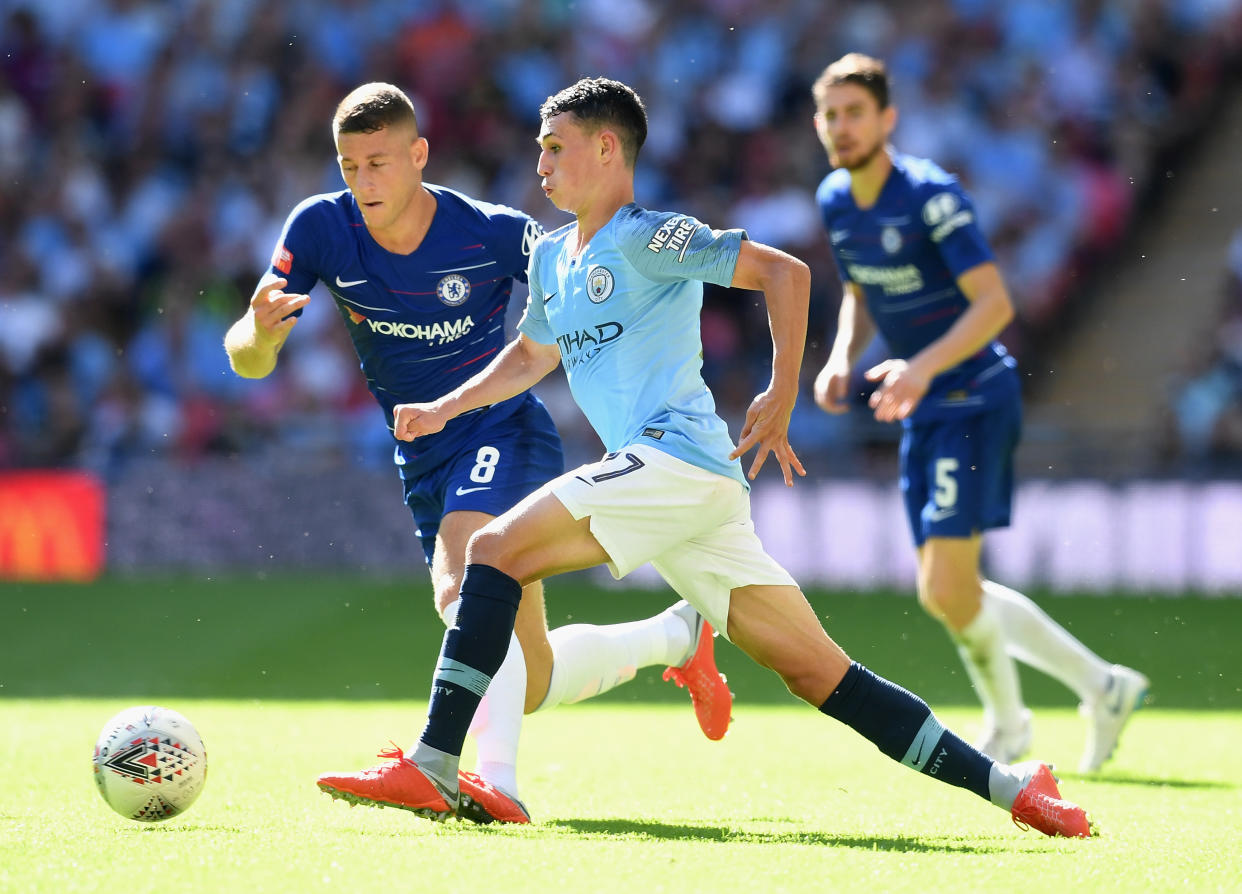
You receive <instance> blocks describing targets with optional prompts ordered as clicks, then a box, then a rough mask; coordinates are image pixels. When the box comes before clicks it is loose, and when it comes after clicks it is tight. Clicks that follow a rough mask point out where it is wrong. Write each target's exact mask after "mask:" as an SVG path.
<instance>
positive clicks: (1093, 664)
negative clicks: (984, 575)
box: [983, 580, 1112, 702]
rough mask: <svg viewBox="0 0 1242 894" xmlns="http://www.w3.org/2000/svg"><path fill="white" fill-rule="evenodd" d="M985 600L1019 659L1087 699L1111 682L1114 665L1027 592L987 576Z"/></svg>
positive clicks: (1089, 699)
mask: <svg viewBox="0 0 1242 894" xmlns="http://www.w3.org/2000/svg"><path fill="white" fill-rule="evenodd" d="M983 603H984V605H990V606H991V607H992V612H993V614H995V616H996V620H997V622H998V623H999V624H1000V627H1001V630H1002V632H1003V633H1004V636H1005V648H1006V649H1007V650H1008V651H1009V654H1010V655H1012V656H1014V657H1015V658H1017V659H1018V660H1019V661H1022V662H1024V663H1026V664H1029V665H1030V666H1031V667H1034V668H1036V669H1038V670H1041V671H1043V672H1044V673H1046V674H1048V675H1049V676H1050V677H1055V678H1056V679H1058V680H1060V681H1061V682H1062V683H1064V684H1065V685H1066V686H1068V687H1069V688H1070V689H1072V690H1073V691H1074V692H1075V693H1077V694H1078V697H1079V698H1080V699H1081V700H1082V701H1084V702H1093V701H1095V700H1096V699H1097V698H1099V696H1100V694H1101V693H1102V692H1103V691H1104V689H1105V688H1106V687H1107V686H1108V679H1109V671H1110V670H1111V668H1112V665H1111V664H1109V663H1108V662H1107V661H1105V660H1104V659H1103V658H1101V657H1100V656H1099V655H1096V654H1095V653H1094V652H1092V651H1091V650H1090V649H1088V648H1087V647H1086V646H1084V645H1083V644H1082V643H1081V642H1079V641H1078V640H1077V639H1076V638H1075V637H1074V636H1073V635H1072V634H1071V633H1070V632H1069V631H1068V630H1066V629H1065V628H1064V627H1062V626H1061V625H1060V624H1058V623H1057V622H1056V621H1054V620H1052V618H1050V617H1049V616H1048V615H1047V613H1046V612H1044V610H1043V609H1041V608H1040V607H1039V606H1038V605H1036V604H1035V603H1034V602H1032V601H1031V600H1030V599H1028V598H1027V597H1026V596H1023V595H1022V594H1021V593H1019V592H1017V591H1016V590H1011V589H1009V588H1008V587H1005V586H1002V585H1001V584H998V583H996V582H995V581H990V580H985V581H984V582H983Z"/></svg>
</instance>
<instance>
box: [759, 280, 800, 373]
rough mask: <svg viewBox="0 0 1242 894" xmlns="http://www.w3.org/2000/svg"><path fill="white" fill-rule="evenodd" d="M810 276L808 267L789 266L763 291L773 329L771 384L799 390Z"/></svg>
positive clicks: (770, 324)
mask: <svg viewBox="0 0 1242 894" xmlns="http://www.w3.org/2000/svg"><path fill="white" fill-rule="evenodd" d="M810 291H811V273H810V270H809V269H808V268H807V267H806V265H805V264H802V263H801V262H798V264H797V265H789V266H787V267H785V268H783V269H782V270H781V271H780V273H778V274H777V275H776V276H775V277H773V281H772V282H771V283H770V284H769V285H768V287H767V288H766V289H765V290H764V296H765V298H766V299H767V306H768V325H769V326H770V327H771V329H772V384H773V385H774V386H776V387H778V388H791V389H793V391H795V392H796V391H797V390H798V380H799V376H800V373H801V370H802V355H803V352H804V351H805V349H806V325H807V322H806V321H807V310H808V307H809V305H810Z"/></svg>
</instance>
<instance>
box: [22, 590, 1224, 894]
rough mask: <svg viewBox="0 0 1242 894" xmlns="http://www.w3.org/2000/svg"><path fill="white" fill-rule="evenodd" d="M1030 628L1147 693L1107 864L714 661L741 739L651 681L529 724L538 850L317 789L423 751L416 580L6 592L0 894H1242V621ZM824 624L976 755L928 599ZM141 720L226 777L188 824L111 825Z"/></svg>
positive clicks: (817, 600)
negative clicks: (1126, 675) (417, 741)
mask: <svg viewBox="0 0 1242 894" xmlns="http://www.w3.org/2000/svg"><path fill="white" fill-rule="evenodd" d="M667 601H668V597H667V595H665V594H660V593H645V592H630V591H624V590H613V589H599V588H597V587H595V586H592V585H591V584H589V583H588V582H587V581H586V580H585V579H582V578H565V579H562V580H560V581H556V582H554V583H553V584H552V585H551V587H550V593H549V614H550V616H551V619H552V623H553V625H557V624H561V623H566V622H567V621H570V620H573V621H594V622H608V621H616V620H625V619H632V618H635V617H639V616H644V615H646V614H649V613H651V612H654V611H658V610H659V609H660V608H661V607H662V606H663V605H664V604H666V603H667ZM1039 601H1040V602H1041V604H1043V605H1044V607H1045V608H1047V609H1049V610H1050V611H1051V612H1052V613H1053V614H1054V616H1056V617H1057V618H1058V619H1060V620H1062V621H1063V622H1064V623H1066V624H1067V625H1068V626H1070V628H1071V629H1072V630H1073V631H1074V632H1075V633H1077V634H1078V635H1080V636H1081V637H1082V638H1083V639H1084V640H1085V641H1086V642H1088V643H1089V644H1090V645H1092V646H1093V647H1094V648H1096V649H1097V650H1098V651H1100V652H1101V653H1102V654H1104V655H1105V656H1107V657H1108V658H1110V659H1112V660H1116V661H1122V662H1125V663H1127V664H1132V665H1134V666H1137V667H1140V668H1142V669H1143V670H1144V671H1145V672H1146V673H1147V674H1148V675H1149V676H1150V677H1151V678H1152V681H1153V701H1152V704H1151V705H1150V706H1149V707H1148V708H1146V709H1145V710H1143V711H1141V712H1140V713H1139V714H1138V715H1136V717H1135V719H1134V721H1133V722H1132V724H1131V725H1130V727H1129V729H1128V730H1127V734H1126V737H1125V740H1124V743H1123V748H1122V749H1121V751H1120V752H1119V754H1118V755H1117V757H1116V758H1115V759H1114V760H1113V761H1112V762H1110V763H1109V764H1108V765H1106V767H1105V769H1104V770H1103V771H1102V772H1101V773H1099V774H1096V775H1095V776H1092V777H1081V776H1078V775H1077V774H1075V773H1073V772H1060V775H1061V776H1062V788H1063V790H1064V791H1065V793H1066V794H1067V796H1069V797H1072V798H1074V799H1076V800H1079V801H1080V802H1081V803H1083V804H1084V805H1085V806H1087V808H1088V810H1089V811H1090V812H1091V813H1092V816H1093V819H1094V820H1095V821H1096V822H1097V823H1098V824H1099V826H1100V828H1101V832H1102V834H1101V835H1100V837H1098V838H1096V839H1094V840H1091V841H1065V840H1052V839H1047V838H1044V837H1043V836H1041V835H1038V834H1036V833H1033V832H1028V833H1023V832H1021V831H1020V830H1018V829H1016V828H1015V827H1014V826H1013V825H1012V824H1011V823H1010V822H1009V819H1008V817H1007V816H1006V815H1005V814H1003V813H1002V812H1001V811H999V810H997V809H996V808H994V807H991V806H990V805H988V804H986V803H984V802H983V801H981V800H980V799H978V798H975V797H973V796H972V795H969V794H967V793H965V792H962V791H960V790H958V789H954V788H951V787H949V786H944V785H941V784H938V783H936V782H934V781H932V780H930V779H927V778H925V777H921V776H919V775H917V774H915V773H912V772H911V771H909V770H907V769H905V768H902V767H899V766H897V765H895V764H893V763H892V762H891V761H889V760H887V759H886V758H884V757H883V756H882V755H880V754H879V753H878V752H877V751H876V750H875V749H874V748H873V747H872V746H871V745H869V744H868V743H866V742H864V741H863V740H861V739H859V738H858V737H857V736H856V735H855V734H853V733H852V732H851V731H849V730H848V729H845V728H844V727H841V726H840V725H838V724H835V723H833V722H832V721H829V720H828V719H826V718H824V717H823V716H821V715H819V714H818V713H816V712H815V711H814V710H812V709H810V708H808V707H806V706H804V705H801V704H800V703H798V702H796V701H795V700H794V699H793V698H792V697H791V696H789V694H788V693H787V692H785V691H784V689H783V687H782V686H781V684H780V682H779V680H777V679H776V678H775V677H774V676H772V675H771V674H769V673H768V672H765V671H761V670H759V669H758V668H755V667H754V666H753V665H751V664H750V662H749V661H748V659H746V658H745V656H743V655H741V653H740V652H738V651H737V650H736V649H734V648H733V647H732V646H730V645H728V644H726V643H723V642H722V641H718V646H717V651H718V655H719V661H720V665H721V668H722V670H724V671H725V672H726V673H727V674H728V676H729V679H730V684H731V686H732V688H733V689H734V691H735V693H736V694H737V703H736V705H735V708H734V718H735V719H734V723H733V727H732V729H731V730H730V733H729V735H728V736H727V737H726V738H725V740H724V741H723V742H708V741H707V740H706V739H704V738H702V736H701V735H700V734H699V732H698V729H697V726H696V725H695V723H694V719H693V715H692V713H691V711H690V709H689V706H688V699H687V698H686V696H685V693H684V692H682V691H679V690H677V689H676V688H675V687H673V686H671V685H670V684H667V683H663V682H661V681H660V679H659V673H658V670H655V669H652V670H648V671H644V672H641V673H640V675H639V677H638V679H637V680H635V681H634V682H632V683H630V684H628V685H627V686H624V687H622V688H620V689H618V690H616V691H615V692H613V693H610V694H608V695H606V696H604V697H601V698H600V699H597V700H595V701H594V702H590V703H586V704H583V705H577V706H571V707H566V708H561V709H558V710H555V711H550V712H548V713H546V714H536V715H534V716H532V717H530V718H528V719H527V723H526V728H525V732H524V738H523V752H522V769H521V774H522V776H521V778H522V785H523V796H524V797H525V799H526V800H527V802H528V804H529V806H530V808H531V810H532V812H533V813H534V815H535V820H536V823H535V824H534V825H532V826H528V827H521V828H517V827H506V828H498V827H479V826H472V825H469V824H466V823H455V822H450V823H446V824H443V825H436V824H431V823H427V822H426V821H423V820H420V819H417V818H415V817H413V816H412V815H409V814H407V813H405V812H403V811H398V810H375V809H366V808H352V809H351V808H348V807H346V806H345V805H344V804H343V803H340V802H333V801H331V800H330V799H329V798H328V797H327V796H326V795H323V794H321V793H319V792H318V791H317V790H316V788H315V786H314V778H315V776H316V775H317V774H318V773H320V772H323V771H325V770H339V769H356V768H360V767H362V766H365V765H367V764H369V763H371V762H373V760H374V753H375V752H376V751H377V750H378V749H379V748H381V747H383V746H384V745H386V744H387V742H388V741H389V739H394V740H396V741H397V742H398V743H400V744H402V745H404V744H407V743H408V742H409V741H410V740H412V739H413V738H414V736H415V735H416V734H417V732H418V730H419V729H420V728H421V724H422V718H423V711H424V710H425V693H426V690H427V689H428V687H429V683H430V676H429V675H430V671H431V668H432V666H433V665H434V660H435V654H436V650H437V645H438V642H439V639H440V636H441V633H442V629H443V628H442V627H440V625H439V623H438V621H437V620H436V619H435V617H434V615H433V614H432V612H431V609H430V599H429V598H428V595H427V587H426V581H425V578H423V577H419V578H417V579H415V580H414V581H412V582H409V583H404V584H401V583H396V582H374V581H365V580H358V579H353V578H340V579H331V578H296V577H272V578H269V579H266V580H255V579H228V580H189V579H173V578H161V579H150V580H121V579H110V580H105V581H103V582H101V583H99V584H95V585H90V586H35V585H15V584H8V585H0V892H23V894H24V892H43V891H46V892H76V891H113V890H124V891H127V892H145V891H150V892H155V891H172V890H182V891H195V892H199V891H202V892H214V891H221V892H225V891H230V892H231V891H268V892H302V891H380V890H393V891H429V892H439V891H449V890H472V891H505V892H518V891H540V892H543V891H547V890H557V891H560V892H579V891H581V892H588V891H591V892H593V891H602V892H611V891H616V892H647V891H653V892H654V891H670V892H674V891H676V892H686V891H699V890H711V891H714V892H732V891H747V892H754V891H760V892H766V891H790V892H795V891H796V892H802V891H821V890H822V891H828V890H851V891H854V890H862V891H919V892H925V891H928V890H953V891H1006V892H1012V891H1015V890H1019V891H1021V890H1052V891H1058V890H1066V891H1068V890H1074V891H1129V890H1142V891H1174V890H1176V891H1237V890H1242V870H1240V869H1239V867H1238V866H1237V859H1238V855H1239V854H1240V853H1242V797H1239V796H1240V794H1242V771H1239V769H1238V763H1237V759H1236V752H1237V742H1238V739H1239V731H1240V730H1242V688H1240V687H1242V658H1239V657H1238V656H1237V654H1236V645H1235V644H1236V637H1237V631H1238V630H1239V629H1242V600H1232V599H1204V598H1180V599H1159V598H1136V597H1124V596H1117V597H1090V598H1088V597H1083V598H1079V599H1067V598H1057V597H1049V598H1040V599H1039ZM812 603H813V604H814V605H815V607H816V609H817V610H818V611H819V612H820V614H821V615H822V616H826V617H827V624H828V628H829V630H830V632H832V633H833V635H834V636H836V637H837V639H838V640H839V641H840V642H841V643H842V644H843V645H844V646H845V647H846V649H847V650H848V651H849V652H850V653H851V654H852V655H853V656H854V657H856V658H858V659H859V660H861V661H863V662H865V663H867V664H868V665H870V666H872V667H873V668H874V669H875V670H877V671H878V672H880V673H882V674H884V675H886V676H889V677H891V678H893V679H895V680H897V681H898V682H901V683H903V684H905V685H908V686H909V687H910V688H912V689H914V690H915V691H917V692H919V693H920V694H921V695H923V696H924V697H925V698H927V700H928V701H929V702H930V703H931V704H932V707H933V708H935V709H936V711H937V714H938V715H939V716H940V718H941V719H942V720H944V721H945V722H946V723H947V724H948V725H949V726H951V727H953V728H955V729H957V730H958V731H959V732H962V733H964V734H966V735H967V736H970V735H973V733H974V732H975V728H976V726H977V723H978V709H977V707H975V705H974V703H973V696H972V694H971V692H970V690H969V686H968V684H967V683H966V681H965V679H964V676H963V674H962V672H961V670H960V667H959V666H958V664H957V659H956V655H955V654H954V652H953V650H952V648H951V646H950V645H949V643H948V641H947V638H946V637H945V636H944V635H943V633H942V632H941V631H940V630H939V628H938V627H937V625H935V624H934V623H933V622H931V621H930V620H929V619H927V618H926V617H924V616H923V615H922V614H921V613H920V611H919V610H918V608H917V606H916V605H914V603H913V601H912V600H911V599H908V598H901V597H897V596H894V595H891V594H873V595H860V594H831V595H830V594H813V595H812ZM1023 683H1024V686H1025V688H1026V691H1027V695H1028V700H1029V701H1030V703H1031V704H1032V706H1033V707H1034V708H1035V709H1036V733H1035V742H1034V749H1033V752H1034V754H1035V755H1037V756H1039V757H1042V758H1044V759H1046V760H1050V761H1052V762H1054V763H1056V764H1058V766H1059V767H1060V768H1061V769H1062V770H1065V771H1068V770H1072V768H1073V767H1074V766H1075V764H1076V761H1077V757H1078V752H1079V750H1080V748H1081V745H1082V738H1083V726H1082V720H1081V719H1080V718H1079V717H1078V716H1077V714H1076V712H1075V711H1074V709H1073V698H1072V696H1071V695H1070V694H1069V693H1068V692H1066V691H1065V690H1064V689H1063V688H1062V687H1060V685H1059V684H1057V683H1055V682H1052V681H1048V680H1046V679H1044V678H1041V677H1039V676H1038V675H1035V674H1026V673H1024V676H1023ZM143 703H158V704H165V705H167V706H169V707H172V708H175V709H176V710H178V711H181V712H182V713H184V714H186V715H187V716H188V717H189V718H190V719H191V720H192V721H193V722H194V723H195V725H196V726H197V727H198V729H199V731H200V732H201V733H202V735H203V738H204V740H205V741H206V744H207V748H208V751H209V756H210V759H209V767H210V769H209V773H208V781H207V785H206V787H205V789H204V792H203V794H202V796H201V797H200V798H199V800H198V801H197V803H195V805H194V806H193V807H192V808H191V809H190V811H189V812H187V813H186V814H185V815H183V816H181V817H177V818H174V819H172V820H169V821H167V822H165V823H161V824H153V825H146V824H140V823H133V822H130V821H127V820H124V819H122V818H121V817H119V816H117V815H115V814H113V813H112V812H111V811H110V810H109V809H108V807H107V806H106V805H105V804H104V803H103V801H102V799H100V798H99V797H98V795H97V794H96V792H95V791H94V784H93V782H92V780H91V772H90V763H89V755H90V753H91V749H92V746H93V744H94V739H95V736H96V735H97V734H98V732H99V729H100V727H101V726H102V725H103V723H104V721H106V720H107V719H108V718H109V717H111V716H112V714H114V713H115V712H116V711H118V710H120V709H121V708H124V707H127V706H129V705H132V704H143ZM471 759H472V756H471V755H470V754H469V752H468V753H467V756H466V760H467V763H469V761H470V760H471Z"/></svg>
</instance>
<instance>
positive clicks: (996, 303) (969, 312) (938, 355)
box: [866, 261, 1013, 422]
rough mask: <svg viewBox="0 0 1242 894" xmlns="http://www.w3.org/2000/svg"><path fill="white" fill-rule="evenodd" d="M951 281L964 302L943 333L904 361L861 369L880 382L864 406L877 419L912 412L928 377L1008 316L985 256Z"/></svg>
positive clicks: (1009, 307) (1003, 291)
mask: <svg viewBox="0 0 1242 894" xmlns="http://www.w3.org/2000/svg"><path fill="white" fill-rule="evenodd" d="M957 285H958V288H959V289H961V290H962V294H963V295H965V296H966V298H967V300H969V301H970V307H968V308H967V309H966V312H965V313H964V314H962V315H961V316H960V317H958V319H957V322H955V323H954V324H953V325H952V326H950V327H949V329H948V331H947V332H945V334H944V335H942V336H940V338H938V339H936V340H935V341H934V342H932V343H931V344H929V345H928V346H927V347H925V348H924V349H923V350H921V351H919V352H918V353H917V354H915V355H914V356H913V357H911V358H910V359H909V360H908V361H906V360H895V359H894V360H885V361H884V362H883V363H879V364H877V365H875V366H873V367H872V368H871V369H869V370H867V374H866V375H867V378H868V379H869V380H870V381H872V382H879V383H880V387H879V388H877V389H876V390H875V391H873V392H872V394H871V400H870V405H871V408H872V409H873V410H875V418H876V419H879V420H880V421H881V422H892V421H894V420H898V419H905V418H906V417H907V416H909V415H910V414H911V413H913V412H914V410H915V408H916V407H918V405H919V401H921V400H922V399H923V395H925V394H926V393H927V389H928V387H929V386H930V385H931V380H932V379H934V378H935V377H936V376H937V375H939V374H940V373H942V372H944V371H945V370H946V369H951V368H952V367H954V366H957V365H958V364H959V363H961V362H962V361H963V360H965V359H966V358H967V357H969V356H970V355H971V354H974V353H975V352H976V351H978V350H979V349H980V348H982V347H983V346H984V345H986V344H988V342H990V341H992V339H994V338H996V336H998V335H1000V333H1001V330H1002V329H1004V328H1005V326H1007V325H1008V324H1009V321H1010V320H1012V319H1013V304H1012V302H1011V301H1010V300H1009V290H1008V289H1007V288H1006V287H1005V281H1004V279H1003V278H1002V277H1001V275H1000V270H999V268H997V266H996V264H994V263H992V262H990V261H989V262H988V263H985V264H979V265H978V266H975V267H972V268H970V269H969V270H967V271H966V272H965V273H963V274H962V275H961V276H959V277H958V278H957Z"/></svg>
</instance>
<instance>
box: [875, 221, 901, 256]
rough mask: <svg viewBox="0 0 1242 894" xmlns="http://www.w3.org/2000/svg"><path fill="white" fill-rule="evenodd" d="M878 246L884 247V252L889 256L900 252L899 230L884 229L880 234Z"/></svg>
mask: <svg viewBox="0 0 1242 894" xmlns="http://www.w3.org/2000/svg"><path fill="white" fill-rule="evenodd" d="M880 245H882V246H884V250H885V251H886V252H888V253H889V254H890V255H895V254H897V252H899V251H901V230H899V229H897V228H896V227H885V228H884V229H883V230H882V231H881V232H880Z"/></svg>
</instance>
